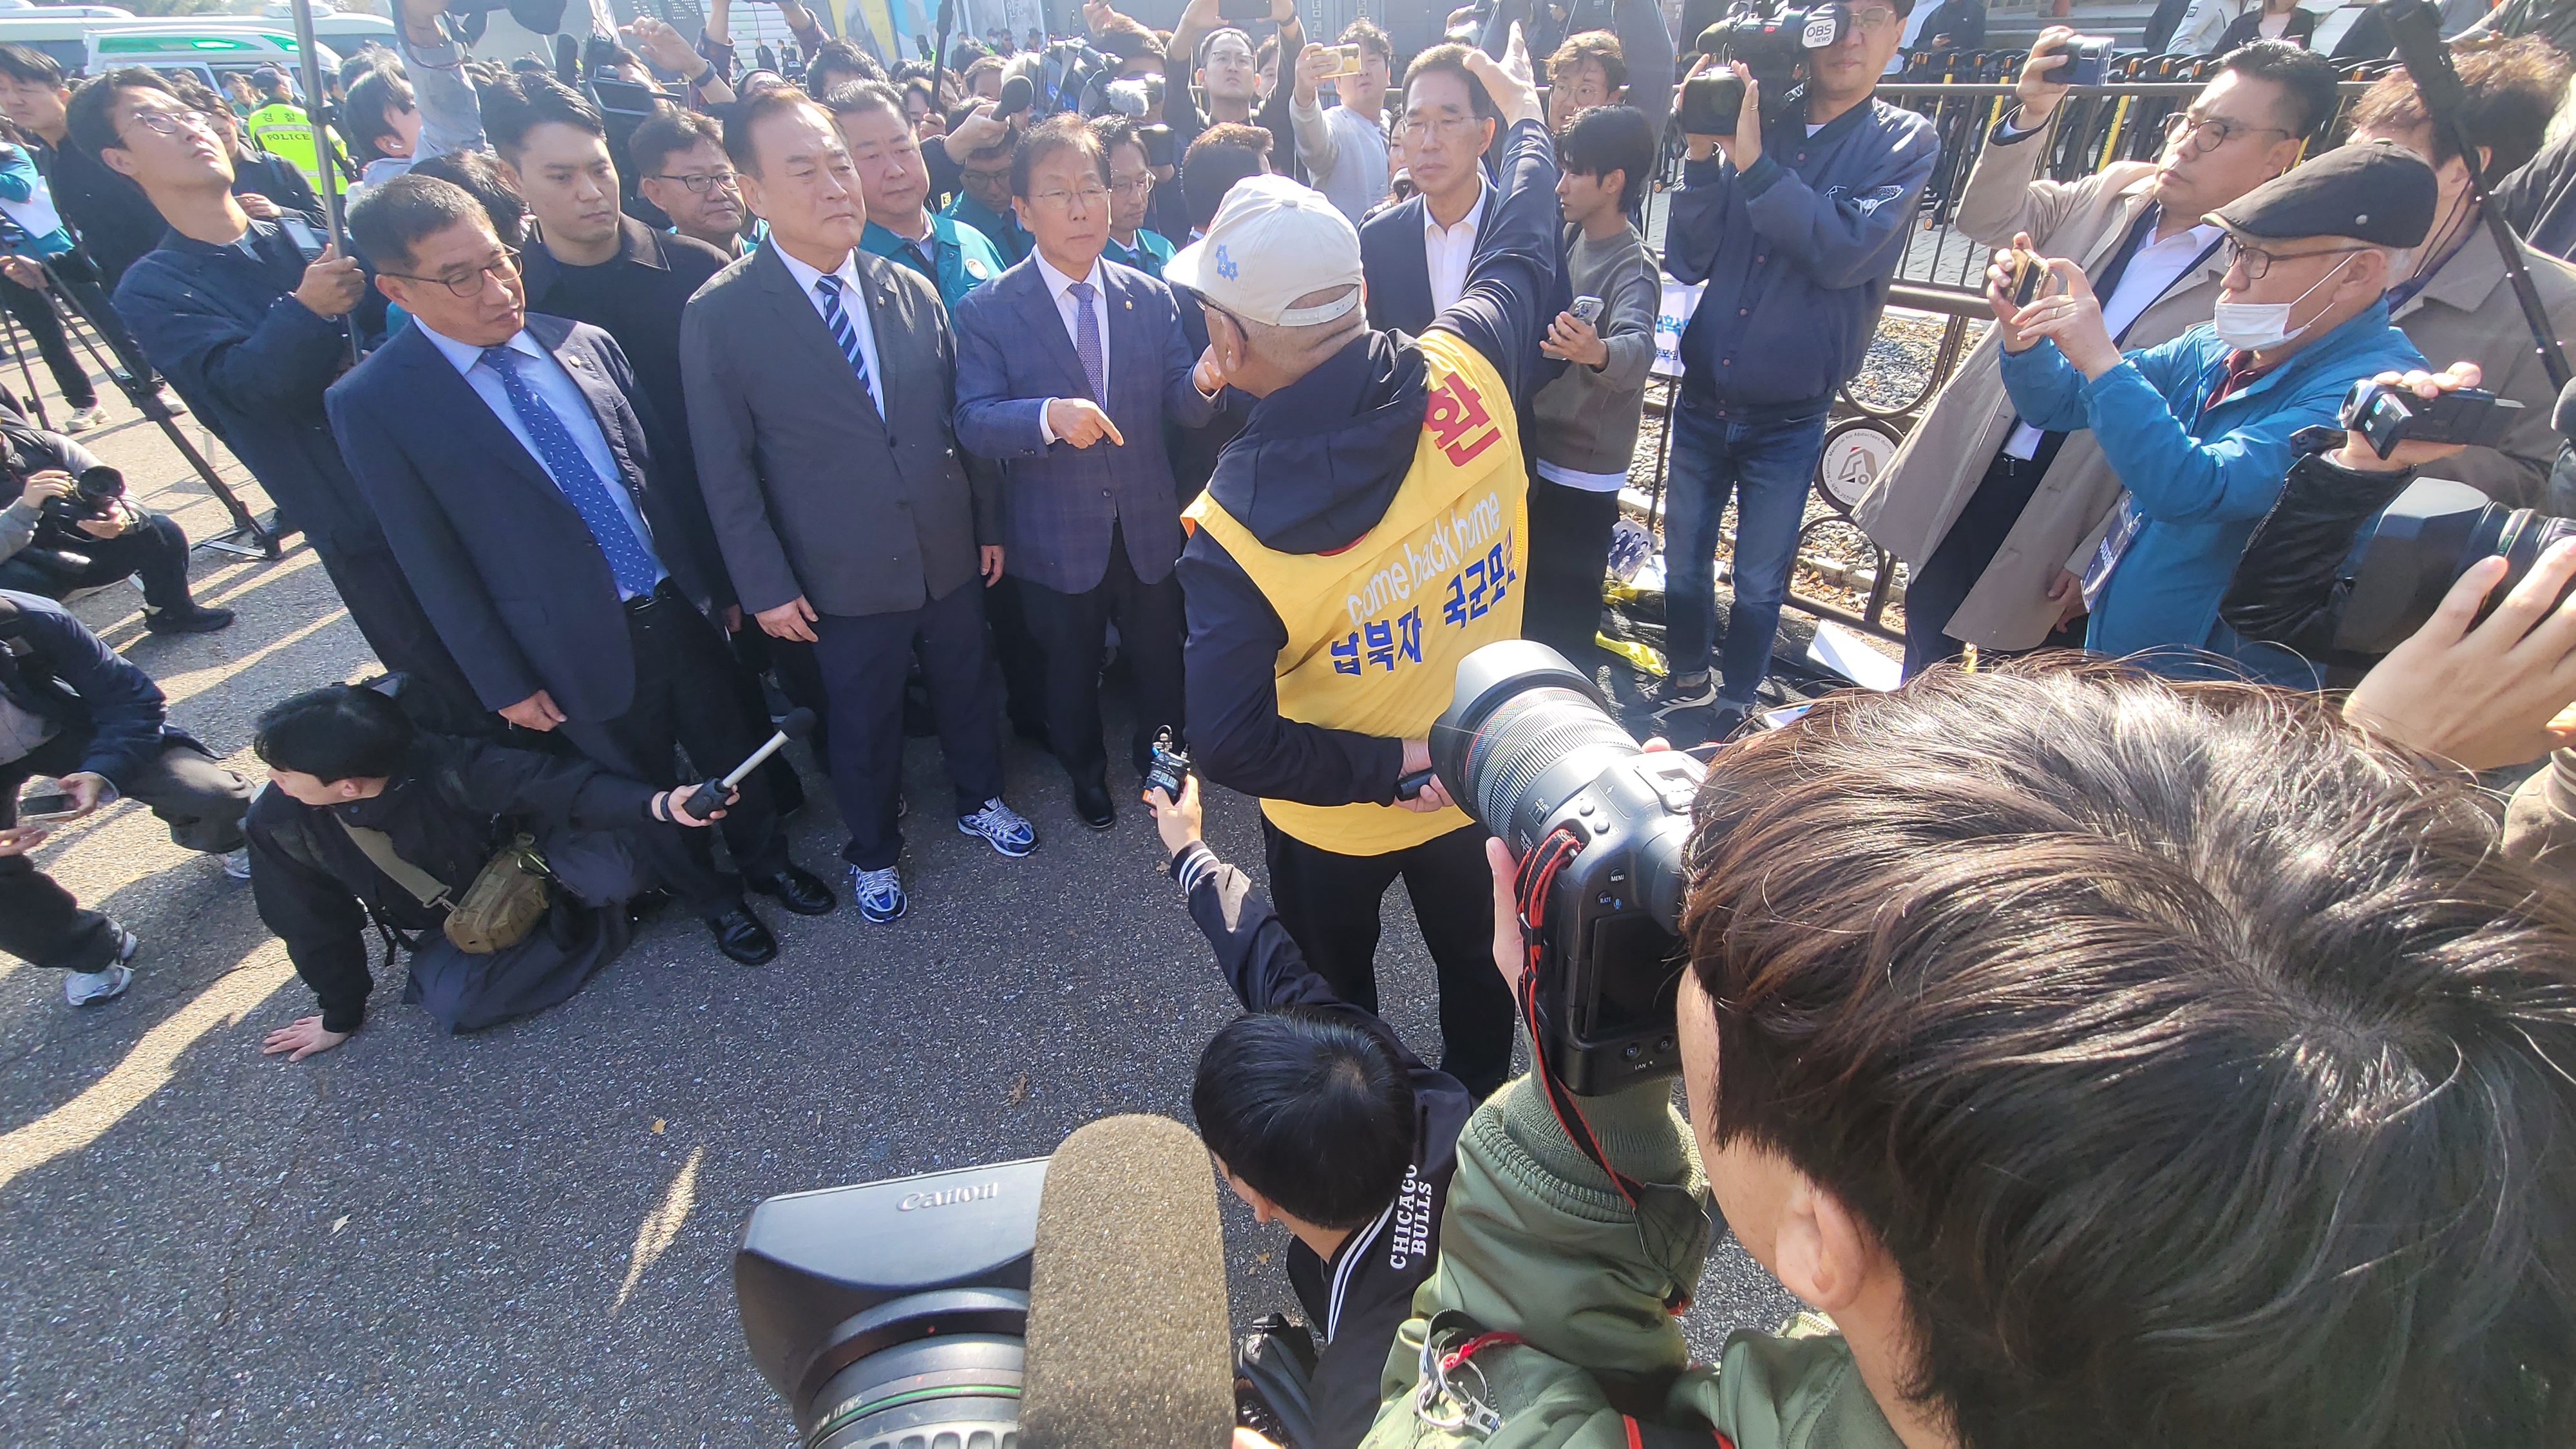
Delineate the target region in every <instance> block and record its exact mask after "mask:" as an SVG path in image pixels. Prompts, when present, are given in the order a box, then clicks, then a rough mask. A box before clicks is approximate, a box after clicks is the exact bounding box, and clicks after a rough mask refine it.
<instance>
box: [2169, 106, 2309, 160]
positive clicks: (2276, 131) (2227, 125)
mask: <svg viewBox="0 0 2576 1449" xmlns="http://www.w3.org/2000/svg"><path fill="white" fill-rule="evenodd" d="M2264 134H2270V135H2274V136H2283V137H2286V136H2289V135H2291V134H2292V133H2291V132H2288V131H2284V130H2282V129H2281V128H2280V127H2278V126H2247V125H2240V124H2238V123H2237V122H2235V121H2222V120H2218V119H2216V118H2214V117H2206V118H2205V117H2201V116H2195V115H2192V114H2191V113H2190V112H2188V111H2176V112H2174V113H2173V114H2172V115H2170V116H2167V117H2165V144H2166V145H2168V146H2170V145H2172V144H2173V143H2175V142H2176V141H2179V140H2181V139H2182V138H2184V137H2185V136H2189V137H2190V138H2191V144H2192V149H2193V150H2195V151H2204V152H2205V151H2215V150H2217V149H2218V148H2219V147H2221V146H2224V145H2226V144H2227V143H2228V142H2229V141H2231V140H2233V139H2235V138H2236V137H2238V136H2248V135H2264Z"/></svg>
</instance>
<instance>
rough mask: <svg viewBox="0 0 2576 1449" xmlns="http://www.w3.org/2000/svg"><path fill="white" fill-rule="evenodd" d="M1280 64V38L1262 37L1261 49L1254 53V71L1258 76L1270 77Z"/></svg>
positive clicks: (1272, 36) (1273, 36)
mask: <svg viewBox="0 0 2576 1449" xmlns="http://www.w3.org/2000/svg"><path fill="white" fill-rule="evenodd" d="M1278 64H1279V37H1278V36H1275V35H1265V36H1263V37H1261V48H1260V49H1259V50H1256V51H1254V52H1253V53H1252V69H1253V70H1254V72H1256V73H1257V74H1260V75H1269V74H1271V73H1272V71H1273V68H1274V67H1276V66H1277V65H1278Z"/></svg>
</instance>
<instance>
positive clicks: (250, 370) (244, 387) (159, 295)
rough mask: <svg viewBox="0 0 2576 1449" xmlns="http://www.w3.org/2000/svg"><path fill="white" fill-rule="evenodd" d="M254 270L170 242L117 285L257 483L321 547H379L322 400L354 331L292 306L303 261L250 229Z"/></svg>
mask: <svg viewBox="0 0 2576 1449" xmlns="http://www.w3.org/2000/svg"><path fill="white" fill-rule="evenodd" d="M250 241H251V244H252V246H253V248H254V249H256V250H257V251H258V253H259V260H258V261H253V260H251V259H250V258H249V257H247V256H244V255H243V254H242V253H241V251H240V249H239V248H236V247H219V246H212V245H209V244H208V243H205V242H201V241H191V240H189V239H188V238H187V237H184V236H181V235H179V233H177V232H175V231H171V232H165V233H164V234H163V235H162V237H161V245H160V246H159V247H158V248H156V249H155V250H154V251H152V252H151V253H149V254H148V255H146V256H145V257H144V258H143V259H142V260H141V261H138V262H136V263H135V264H134V265H133V266H132V267H129V268H128V269H127V270H126V273H125V279H124V280H123V281H121V282H119V283H118V284H117V287H116V296H115V299H114V301H115V305H116V315H117V316H118V317H120V318H122V319H124V322H125V330H126V331H127V332H129V333H131V334H133V337H134V341H135V345H136V346H138V347H141V348H142V349H143V356H144V358H145V359H146V360H147V361H149V362H150V363H151V364H152V366H153V367H154V369H155V370H157V371H159V372H160V374H161V375H162V376H163V377H166V378H168V379H169V380H170V386H171V387H173V388H175V389H176V390H177V391H178V394H179V396H180V397H181V398H182V399H184V400H185V401H186V402H187V404H188V410H189V411H190V412H193V413H195V414H196V415H197V418H198V421H200V422H203V423H204V424H205V425H206V426H207V427H209V428H212V429H213V430H214V432H215V435H216V436H217V437H219V438H222V439H223V440H224V446H226V447H228V448H230V449H232V450H233V456H234V457H237V458H239V459H241V460H242V463H243V465H244V466H246V467H248V468H249V469H250V471H251V476H253V477H255V478H257V479H259V486H260V487H262V488H264V489H266V490H268V496H269V497H270V498H272V499H274V500H275V501H276V502H277V505H278V506H279V507H280V508H282V509H284V510H285V511H286V519H287V522H288V524H290V525H291V526H293V527H295V528H300V529H302V530H304V535H305V537H307V538H309V539H311V540H312V541H313V544H314V546H315V547H316V548H320V549H323V550H325V551H326V552H327V551H331V550H335V549H336V550H337V551H339V552H341V553H352V552H357V551H361V550H375V549H382V548H383V547H384V543H385V541H384V532H383V530H382V529H380V528H379V527H378V526H377V524H376V516H375V514H374V512H373V511H372V510H370V509H369V508H368V507H367V503H366V500H365V499H364V498H363V497H361V496H359V493H358V490H357V485H356V484H355V483H354V482H353V481H351V479H350V477H349V466H348V464H347V463H346V462H344V461H343V460H342V459H341V456H340V445H339V444H338V443H337V442H335V441H333V440H332V437H331V422H330V419H329V418H328V417H326V416H325V415H324V413H323V410H322V393H323V390H324V389H326V388H328V387H330V386H331V384H332V382H333V380H334V379H336V378H338V377H339V376H340V372H341V369H343V368H345V367H347V366H348V363H349V333H348V328H347V327H346V326H345V325H344V324H343V322H342V321H341V320H340V319H338V318H333V317H321V316H317V315H315V314H314V313H313V312H312V311H311V310H310V309H308V308H307V307H306V306H305V305H304V304H303V303H301V302H298V301H296V300H295V297H294V295H293V294H294V291H295V289H296V287H297V286H298V285H300V284H301V283H302V282H303V280H304V266H305V262H304V253H303V252H301V251H299V250H297V249H296V246H295V242H294V239H293V238H291V237H289V236H287V234H286V233H285V232H284V231H283V230H281V229H279V228H278V227H277V226H276V225H275V224H274V223H272V222H265V221H254V222H252V223H251V224H250Z"/></svg>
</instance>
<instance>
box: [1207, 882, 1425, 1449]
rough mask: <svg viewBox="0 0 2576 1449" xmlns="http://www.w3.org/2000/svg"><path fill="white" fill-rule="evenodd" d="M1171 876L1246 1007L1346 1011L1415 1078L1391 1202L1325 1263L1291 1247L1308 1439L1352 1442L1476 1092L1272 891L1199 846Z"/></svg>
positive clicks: (1325, 1446) (1361, 1431)
mask: <svg viewBox="0 0 2576 1449" xmlns="http://www.w3.org/2000/svg"><path fill="white" fill-rule="evenodd" d="M1172 878H1173V879H1174V880H1177V881H1179V882H1181V883H1182V886H1183V888H1184V889H1185V890H1187V891H1188V893H1189V903H1190V919H1191V920H1193V921H1196V922H1197V923H1198V928H1199V930H1200V931H1202V932H1204V933H1205V934H1206V935H1207V938H1208V944H1209V945H1211V946H1213V947H1215V948H1216V959H1217V964H1218V965H1219V966H1221V967H1223V968H1224V970H1225V979H1226V984H1227V985H1229V986H1232V987H1233V988H1234V995H1235V999H1236V1000H1238V1001H1240V1002H1242V1003H1243V1008H1244V1010H1246V1011H1269V1010H1272V1009H1274V1008H1277V1007H1282V1006H1300V1005H1302V1006H1308V1007H1314V1008H1318V1009H1321V1010H1325V1011H1330V1012H1333V1013H1335V1014H1337V1015H1340V1016H1343V1017H1345V1018H1347V1019H1348V1020H1349V1021H1350V1023H1351V1024H1352V1025H1354V1026H1357V1027H1359V1028H1360V1029H1362V1030H1364V1031H1366V1032H1368V1033H1369V1034H1370V1035H1372V1036H1375V1037H1377V1038H1378V1039H1379V1040H1380V1041H1383V1042H1385V1043H1386V1044H1387V1046H1388V1048H1389V1049H1391V1050H1392V1051H1394V1053H1395V1057H1396V1060H1397V1061H1399V1062H1401V1063H1403V1064H1404V1070H1405V1074H1406V1076H1407V1077H1408V1078H1409V1079H1410V1080H1411V1081H1412V1083H1413V1111H1414V1145H1413V1165H1412V1167H1411V1168H1410V1169H1409V1170H1408V1171H1407V1172H1406V1173H1405V1177H1404V1186H1403V1188H1402V1189H1401V1190H1400V1191H1398V1192H1397V1193H1396V1195H1395V1198H1394V1200H1393V1201H1391V1202H1389V1203H1388V1204H1387V1205H1386V1211H1385V1212H1383V1213H1380V1214H1379V1215H1378V1217H1377V1219H1376V1221H1374V1222H1372V1223H1370V1224H1369V1225H1368V1226H1367V1227H1364V1228H1361V1229H1359V1230H1358V1231H1357V1232H1354V1233H1352V1234H1351V1235H1350V1236H1349V1237H1348V1238H1345V1239H1343V1240H1342V1246H1341V1247H1340V1248H1339V1249H1338V1250H1336V1251H1335V1252H1334V1254H1333V1256H1332V1259H1331V1261H1329V1262H1327V1261H1326V1260H1324V1259H1322V1258H1320V1257H1317V1256H1316V1255H1315V1251H1314V1249H1312V1248H1309V1247H1307V1246H1306V1245H1305V1244H1304V1243H1303V1242H1291V1243H1290V1245H1289V1248H1288V1281H1289V1283H1290V1285H1291V1286H1293V1287H1294V1288H1295V1289H1296V1290H1297V1301H1298V1303H1299V1304H1300V1305H1302V1306H1303V1307H1304V1308H1305V1310H1306V1322H1307V1325H1308V1326H1309V1327H1310V1328H1312V1329H1313V1330H1314V1334H1315V1337H1316V1339H1317V1340H1318V1341H1319V1343H1320V1345H1321V1352H1320V1353H1318V1354H1317V1356H1316V1360H1315V1373H1314V1377H1313V1379H1311V1380H1310V1381H1309V1384H1308V1388H1309V1391H1310V1393H1311V1396H1312V1397H1311V1400H1310V1401H1311V1403H1312V1404H1313V1406H1314V1411H1315V1433H1316V1445H1315V1446H1314V1449H1351V1446H1354V1445H1357V1444H1358V1443H1359V1442H1360V1440H1361V1439H1362V1438H1364V1437H1366V1436H1367V1434H1368V1429H1369V1424H1370V1422H1371V1421H1373V1420H1374V1419H1376V1417H1377V1408H1378V1374H1379V1372H1380V1371H1381V1370H1383V1369H1384V1368H1385V1367H1386V1351H1387V1348H1388V1346H1389V1345H1390V1344H1392V1343H1394V1342H1395V1331H1396V1329H1397V1328H1398V1327H1400V1326H1402V1325H1403V1323H1404V1320H1405V1318H1406V1317H1407V1316H1408V1315H1410V1314H1411V1313H1412V1311H1413V1290H1414V1289H1416V1288H1419V1287H1421V1286H1422V1283H1423V1280H1424V1279H1427V1278H1429V1277H1430V1276H1431V1270H1432V1268H1433V1267H1434V1266H1435V1265H1436V1263H1437V1262H1438V1260H1439V1256H1440V1215H1441V1212H1442V1210H1443V1209H1444V1208H1445V1207H1446V1206H1447V1205H1448V1201H1449V1179H1450V1176H1451V1174H1452V1173H1454V1172H1455V1171H1456V1170H1457V1166H1458V1132H1459V1129H1460V1128H1462V1127H1464V1126H1466V1125H1467V1116H1468V1114H1469V1113H1471V1112H1473V1111H1475V1110H1476V1096H1475V1094H1474V1093H1472V1092H1470V1091H1468V1090H1467V1088H1466V1086H1465V1085H1464V1084H1462V1083H1461V1082H1459V1080H1458V1079H1457V1078H1456V1077H1453V1076H1450V1075H1449V1074H1448V1073H1446V1072H1443V1071H1438V1070H1436V1069H1434V1068H1432V1067H1430V1066H1427V1065H1425V1064H1424V1063H1423V1061H1422V1059H1421V1058H1420V1057H1417V1056H1415V1055H1414V1054H1413V1053H1412V1051H1410V1050H1409V1049H1407V1048H1406V1046H1405V1045H1404V1042H1403V1041H1402V1040H1401V1039H1400V1038H1398V1037H1397V1036H1396V1034H1395V1030H1394V1028H1392V1027H1389V1026H1388V1025H1387V1024H1386V1023H1385V1022H1384V1021H1382V1020H1380V1019H1379V1018H1378V1017H1377V1015H1376V1014H1375V1013H1373V1012H1367V1011H1363V1010H1361V1009H1360V1008H1358V1007H1356V1006H1353V1005H1351V1004H1350V1003H1348V1002H1346V1001H1343V1000H1342V999H1341V998H1339V997H1337V996H1335V995H1333V990H1332V988H1331V987H1329V986H1327V985H1325V984H1324V978H1322V977H1320V976H1318V975H1316V974H1315V973H1314V971H1313V970H1312V969H1311V968H1309V967H1308V966H1307V965H1306V958H1305V956H1304V955H1303V954H1301V953H1300V952H1299V951H1298V949H1297V943H1296V942H1294V941H1292V940H1290V939H1288V928H1287V927H1285V926H1282V925H1281V924H1279V917H1278V916H1277V915H1276V914H1274V913H1273V912H1272V910H1271V908H1270V900H1269V897H1267V896H1265V895H1263V894H1262V893H1261V889H1260V887H1258V886H1255V885H1254V884H1253V883H1252V881H1251V879H1250V878H1249V877H1247V876H1245V875H1244V873H1243V872H1241V871H1239V870H1236V869H1235V868H1234V867H1233V866H1230V865H1227V864H1226V863H1225V862H1223V861H1221V860H1219V859H1217V857H1216V852H1214V851H1212V850H1210V849H1208V848H1207V846H1206V845H1205V844H1193V845H1189V846H1186V847H1184V848H1183V849H1182V850H1181V852H1180V853H1179V854H1178V855H1175V856H1173V857H1172Z"/></svg>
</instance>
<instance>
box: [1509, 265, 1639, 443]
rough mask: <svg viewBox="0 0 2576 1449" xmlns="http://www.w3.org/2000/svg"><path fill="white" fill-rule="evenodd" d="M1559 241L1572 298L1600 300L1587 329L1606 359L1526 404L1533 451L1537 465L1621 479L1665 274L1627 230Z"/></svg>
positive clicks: (1564, 377)
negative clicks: (1594, 333) (1601, 343)
mask: <svg viewBox="0 0 2576 1449" xmlns="http://www.w3.org/2000/svg"><path fill="white" fill-rule="evenodd" d="M1565 236H1566V247H1565V275H1566V280H1567V282H1568V283H1569V284H1570V286H1571V288H1572V293H1573V295H1574V296H1577V297H1598V298H1600V299H1601V301H1602V304H1603V305H1602V312H1601V316H1600V318H1599V319H1598V320H1597V321H1596V322H1595V323H1594V324H1593V325H1594V328H1595V329H1596V330H1597V331H1599V332H1600V334H1601V339H1602V341H1604V342H1606V343H1607V344H1609V348H1610V360H1609V361H1608V362H1607V363H1606V364H1604V365H1603V366H1601V367H1600V368H1598V369H1595V368H1590V367H1584V366H1582V365H1580V364H1577V365H1573V366H1569V367H1567V368H1566V369H1565V371H1564V372H1563V373H1561V374H1559V375H1558V377H1557V379H1556V381H1554V382H1551V383H1549V384H1548V385H1547V386H1546V387H1544V388H1541V389H1540V390H1539V394H1538V396H1537V397H1536V398H1534V399H1532V400H1531V403H1530V413H1531V419H1532V427H1531V435H1532V437H1531V442H1532V447H1531V451H1532V453H1533V454H1535V456H1536V457H1537V458H1538V460H1539V461H1540V462H1541V463H1543V464H1544V463H1553V464H1555V465H1557V466H1558V467H1560V468H1563V469H1568V470H1571V471H1573V472H1577V473H1595V474H1606V473H1625V472H1627V471H1628V459H1629V455H1630V454H1632V453H1634V452H1635V451H1636V448H1637V420H1638V418H1639V416H1640V415H1642V414H1643V413H1644V411H1645V407H1646V380H1647V373H1648V371H1649V369H1651V368H1652V367H1653V366H1654V363H1655V314H1656V313H1657V312H1658V311H1660V310H1661V309H1662V307H1663V303H1664V281H1663V273H1662V272H1661V271H1660V270H1658V269H1657V268H1656V266H1655V258H1654V255H1653V253H1651V252H1649V251H1647V249H1646V239H1645V238H1644V237H1641V236H1639V235H1637V229H1636V228H1635V227H1633V226H1632V227H1629V228H1627V229H1626V230H1624V231H1622V232H1620V233H1619V234H1618V235H1617V236H1614V237H1612V238H1610V239H1609V240H1607V241H1594V240H1592V239H1591V238H1590V237H1587V236H1585V235H1584V234H1583V233H1582V232H1581V231H1580V230H1579V229H1577V228H1574V227H1567V228H1566V229H1565ZM1542 476H1543V475H1542Z"/></svg>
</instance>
